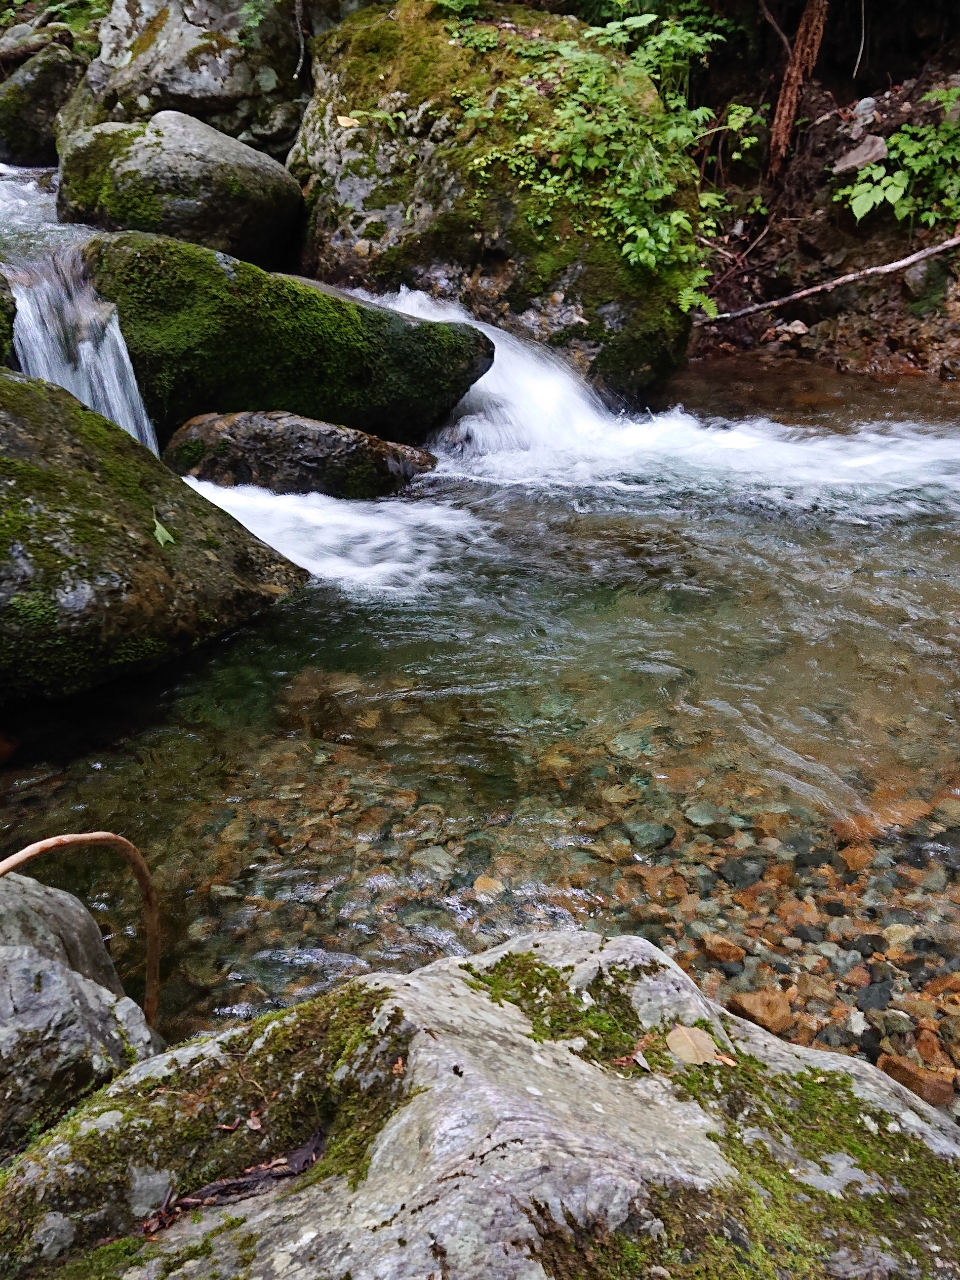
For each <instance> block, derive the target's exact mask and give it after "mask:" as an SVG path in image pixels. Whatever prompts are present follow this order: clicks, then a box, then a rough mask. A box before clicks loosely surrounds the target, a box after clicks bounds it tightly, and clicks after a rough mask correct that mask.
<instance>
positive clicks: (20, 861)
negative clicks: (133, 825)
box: [0, 831, 160, 1027]
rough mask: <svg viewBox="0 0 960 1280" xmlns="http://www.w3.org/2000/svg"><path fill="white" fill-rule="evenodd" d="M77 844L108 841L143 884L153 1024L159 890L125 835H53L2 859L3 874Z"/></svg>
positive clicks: (146, 1008)
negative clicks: (54, 850) (154, 885)
mask: <svg viewBox="0 0 960 1280" xmlns="http://www.w3.org/2000/svg"><path fill="white" fill-rule="evenodd" d="M78 844H106V845H109V846H110V848H111V849H115V850H116V851H117V853H119V854H120V855H121V856H122V857H124V858H125V859H126V860H127V862H128V863H129V865H130V868H131V870H132V871H133V874H134V875H135V876H136V877H137V884H138V885H139V886H140V897H141V898H142V899H143V919H144V924H145V925H146V930H147V976H146V989H145V992H144V1000H143V1014H144V1017H145V1018H146V1020H147V1026H148V1027H152V1026H153V1025H154V1023H155V1022H156V1020H157V1004H158V1002H159V998H160V909H159V907H158V905H157V893H156V890H155V889H154V887H153V881H152V880H151V879H150V871H149V869H148V867H147V864H146V862H144V860H143V854H142V853H141V852H140V850H139V849H138V848H137V847H136V845H132V844H131V843H130V841H129V840H125V839H124V838H123V836H118V835H114V834H113V832H112V831H90V832H87V833H85V834H82V835H65V836H52V837H51V838H50V839H49V840H39V841H37V843H36V844H28V845H27V847H26V848H25V849H21V850H20V852H19V853H14V854H12V855H11V856H10V857H9V858H4V860H3V861H2V862H0V876H5V875H6V874H7V873H8V872H9V871H16V869H17V868H18V867H22V866H23V865H24V864H25V863H27V862H31V861H32V860H33V859H34V858H38V857H39V856H40V854H42V853H49V852H50V851H51V850H52V849H65V848H70V847H72V846H74V845H78Z"/></svg>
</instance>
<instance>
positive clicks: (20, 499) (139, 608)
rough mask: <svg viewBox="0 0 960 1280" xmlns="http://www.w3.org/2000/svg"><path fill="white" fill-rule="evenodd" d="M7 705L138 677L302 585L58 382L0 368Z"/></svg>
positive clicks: (1, 598) (298, 576)
mask: <svg viewBox="0 0 960 1280" xmlns="http://www.w3.org/2000/svg"><path fill="white" fill-rule="evenodd" d="M0 439H2V441H3V451H2V453H0V700H2V701H8V700H10V701H12V700H13V699H16V698H24V697H27V696H31V695H38V694H39V695H42V696H47V697H57V696H62V695H65V694H68V693H75V692H78V691H79V690H82V689H88V688H90V687H91V686H93V685H96V684H99V683H102V682H103V681H105V680H110V679H112V678H114V677H115V676H119V675H125V674H129V673H130V672H133V671H143V670H147V669H149V668H151V667H155V666H158V665H159V664H160V663H161V662H164V661H167V660H168V659H170V658H173V657H176V656H178V655H180V654H183V653H186V652H188V651H189V650H191V649H193V648H194V647H195V646H197V645H199V644H202V643H203V642H204V641H205V640H208V639H212V638H213V637H214V636H218V635H222V634H223V633H224V632H226V631H228V630H230V629H231V628H233V627H236V626H237V625H239V624H240V623H242V622H246V621H247V620H249V619H250V618H252V617H253V616H254V615H255V614H257V613H259V612H260V611H261V610H263V609H265V608H267V607H269V606H271V605H273V604H275V603H276V602H277V600H279V599H282V598H283V597H284V596H285V595H287V594H288V593H289V592H290V591H291V590H293V589H294V588H296V587H298V586H300V585H302V584H303V583H304V582H305V581H306V578H307V574H306V573H305V572H304V571H303V570H302V569H298V568H297V567H296V566H295V565H292V564H291V563H290V562H289V561H288V560H285V559H284V558H283V556H281V555H279V554H278V553H277V552H275V551H273V550H271V549H270V548H269V547H267V546H266V545H265V544H264V543H262V542H260V541H259V539H257V538H255V537H253V535H252V534H250V533H248V532H247V531H246V529H244V528H243V527H242V526H241V525H240V524H238V523H237V522H236V521H235V520H233V519H232V518H231V517H230V516H228V515H226V514H225V513H224V512H222V511H220V510H219V509H218V508H217V507H214V506H213V504H212V503H209V502H207V501H206V500H205V499H204V498H202V497H201V496H200V495H199V494H198V493H195V492H194V491H193V490H191V489H190V488H189V486H187V485H185V484H184V483H183V482H182V481H181V480H180V479H178V478H177V477H176V476H174V475H173V473H172V472H170V471H168V470H167V468H166V467H165V466H164V465H163V464H162V463H161V462H160V461H159V459H157V458H155V457H154V456H153V454H151V453H150V452H149V451H148V450H147V449H145V448H143V446H142V445H140V444H138V443H137V442H136V441H135V440H134V439H133V438H132V436H129V435H128V434H127V433H126V432H125V431H123V430H122V429H121V428H120V427H118V426H115V425H114V424H113V423H112V422H108V421H107V420H106V419H105V418H101V417H100V415H99V414H96V413H94V412H92V411H91V410H89V409H87V408H85V407H84V406H83V405H82V404H80V402H79V401H78V400H76V399H74V397H73V396H72V395H70V393H69V392H67V391H64V390H63V389H62V388H60V387H55V386H53V385H52V384H50V383H46V382H41V381H39V380H37V379H33V378H27V377H24V376H23V375H22V374H16V373H11V372H9V371H6V370H0Z"/></svg>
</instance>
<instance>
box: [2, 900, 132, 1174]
mask: <svg viewBox="0 0 960 1280" xmlns="http://www.w3.org/2000/svg"><path fill="white" fill-rule="evenodd" d="M0 883H2V881H0ZM92 923H93V922H92V921H91V924H92ZM94 927H96V926H94ZM155 1051H156V1050H155V1048H154V1041H153V1036H152V1033H151V1031H150V1028H149V1027H148V1026H147V1024H146V1022H145V1021H144V1017H143V1012H142V1010H141V1009H140V1008H139V1006H137V1005H136V1004H134V1002H133V1001H132V1000H130V999H129V998H128V997H127V996H124V995H123V994H122V993H121V994H120V995H119V996H118V995H116V994H115V993H114V992H113V991H108V990H107V988H106V987H102V986H100V984H99V983H97V982H92V981H91V980H90V979H89V978H85V977H83V976H82V974H80V973H77V972H76V971H75V970H73V969H70V968H68V967H67V966H66V965H64V964H60V963H58V962H57V961H56V960H51V959H50V957H49V955H47V954H44V952H42V951H40V950H38V949H37V948H36V947H16V946H14V947H10V946H0V1159H2V1158H3V1157H4V1156H8V1155H10V1154H11V1153H12V1152H14V1151H16V1150H17V1149H18V1148H19V1147H20V1146H22V1145H23V1143H24V1141H25V1139H27V1138H28V1137H29V1136H30V1135H32V1134H35V1133H38V1132H40V1131H42V1130H43V1129H46V1128H47V1127H48V1126H49V1125H51V1124H53V1123H54V1122H55V1121H56V1120H58V1119H59V1118H60V1117H61V1116H62V1115H63V1114H64V1112H65V1111H68V1110H69V1109H70V1108H71V1107H73V1106H75V1105H76V1103H77V1102H78V1101H79V1100H80V1099H81V1098H82V1097H83V1096H84V1095H85V1094H87V1093H89V1092H91V1091H92V1090H93V1089H97V1088H99V1087H100V1086H101V1085H103V1084H106V1082H107V1081H108V1080H111V1079H112V1078H113V1077H114V1076H115V1075H117V1074H118V1072H120V1071H123V1070H125V1069H126V1068H127V1067H129V1066H130V1065H131V1063H133V1062H140V1061H142V1060H144V1059H146V1058H149V1057H152V1056H153V1054H154V1053H155Z"/></svg>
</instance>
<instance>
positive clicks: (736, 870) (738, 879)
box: [719, 857, 767, 889]
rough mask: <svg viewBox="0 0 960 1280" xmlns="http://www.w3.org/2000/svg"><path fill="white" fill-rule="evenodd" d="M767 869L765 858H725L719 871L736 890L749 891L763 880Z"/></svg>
mask: <svg viewBox="0 0 960 1280" xmlns="http://www.w3.org/2000/svg"><path fill="white" fill-rule="evenodd" d="M766 869H767V863H766V860H765V859H764V858H749V857H748V858H734V857H729V858H724V860H723V862H722V863H721V864H720V867H719V871H720V874H721V875H722V876H723V878H724V880H726V881H727V883H728V884H730V885H732V886H733V888H734V889H749V888H750V886H751V885H754V884H756V883H757V881H758V880H761V879H762V878H763V874H764V872H765V871H766Z"/></svg>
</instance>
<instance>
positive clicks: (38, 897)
mask: <svg viewBox="0 0 960 1280" xmlns="http://www.w3.org/2000/svg"><path fill="white" fill-rule="evenodd" d="M0 947H32V948H33V950H34V951H36V952H38V953H39V954H40V955H42V956H43V957H44V958H45V959H47V960H53V961H55V962H56V963H57V964H59V965H63V966H65V967H66V968H68V969H73V970H74V971H75V972H76V973H79V974H80V975H81V977H84V978H89V979H90V981H91V982H97V983H99V984H100V986H101V987H106V988H107V990H108V991H112V992H113V994H114V995H115V996H122V995H123V987H122V986H121V985H120V979H119V978H118V977H117V973H116V970H115V969H114V967H113V961H112V960H111V959H110V956H109V954H108V953H107V948H106V947H105V946H104V942H103V938H102V937H101V936H100V930H99V929H98V928H97V923H96V921H95V920H94V918H93V916H92V915H91V914H90V912H89V911H88V910H87V909H86V907H85V906H84V905H83V903H82V902H81V901H80V899H79V898H75V897H74V896H73V894H72V893H66V892H65V891H64V890H63V889H51V888H50V887H49V886H48V885H45V884H40V883H38V881H36V880H32V879H31V878H30V877H29V876H21V875H18V874H17V873H16V872H15V871H11V872H9V873H8V874H7V875H5V876H0Z"/></svg>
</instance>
